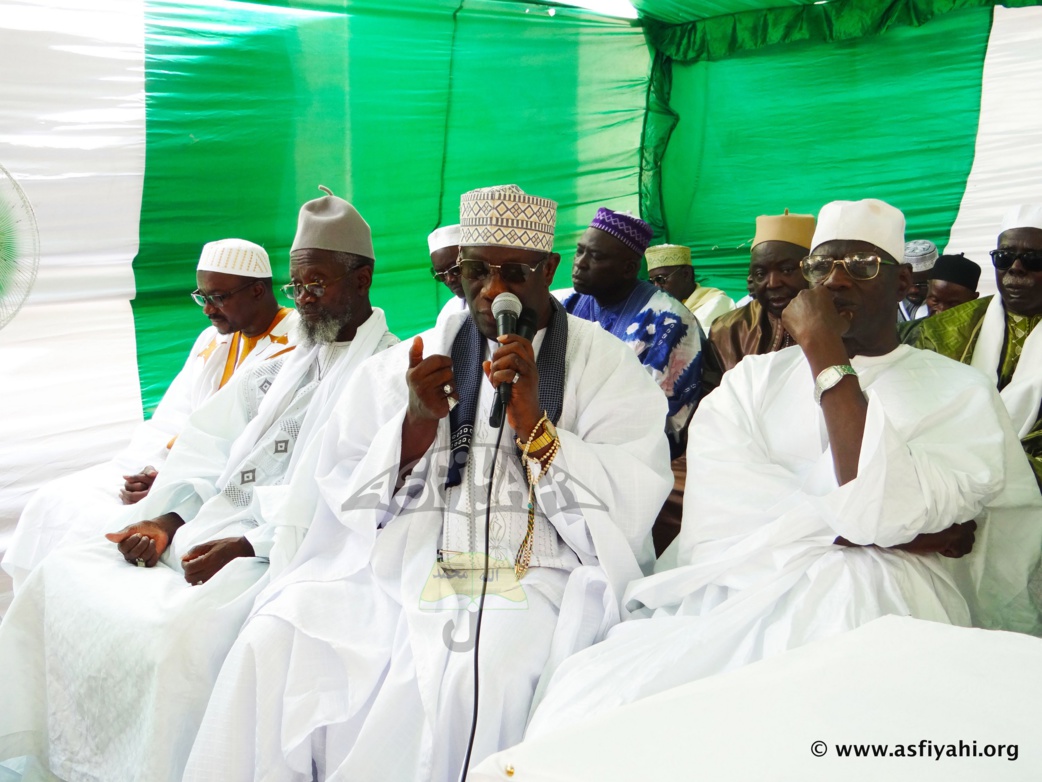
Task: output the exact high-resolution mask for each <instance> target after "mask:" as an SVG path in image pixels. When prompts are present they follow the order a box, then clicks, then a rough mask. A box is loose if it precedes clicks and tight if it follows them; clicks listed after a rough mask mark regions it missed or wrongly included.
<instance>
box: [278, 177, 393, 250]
mask: <svg viewBox="0 0 1042 782" xmlns="http://www.w3.org/2000/svg"><path fill="white" fill-rule="evenodd" d="M318 189H319V190H322V191H324V192H325V193H326V195H324V196H322V197H321V198H315V199H313V200H311V201H308V202H307V203H306V204H304V206H302V207H300V217H299V218H298V219H297V235H296V236H295V237H294V238H293V246H292V247H291V248H290V252H293V251H294V250H330V251H332V252H338V253H351V254H352V255H360V256H362V257H363V258H368V259H370V260H373V259H375V258H376V254H375V253H374V252H373V234H372V231H370V230H369V223H367V222H366V221H365V220H363V219H362V215H360V214H358V210H357V209H355V208H354V207H353V206H351V204H349V203H348V202H347V201H345V200H344V199H343V198H338V197H337V196H335V195H333V192H332V191H331V190H330V189H329V188H328V187H325V186H323V185H319V186H318Z"/></svg>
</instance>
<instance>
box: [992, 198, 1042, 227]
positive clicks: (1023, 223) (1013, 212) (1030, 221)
mask: <svg viewBox="0 0 1042 782" xmlns="http://www.w3.org/2000/svg"><path fill="white" fill-rule="evenodd" d="M1011 228H1038V229H1039V230H1042V204H1020V205H1019V206H1014V207H1013V208H1012V209H1010V210H1009V211H1008V212H1006V214H1005V216H1004V217H1003V218H1002V230H1001V231H999V233H1003V232H1004V231H1008V230H1010V229H1011Z"/></svg>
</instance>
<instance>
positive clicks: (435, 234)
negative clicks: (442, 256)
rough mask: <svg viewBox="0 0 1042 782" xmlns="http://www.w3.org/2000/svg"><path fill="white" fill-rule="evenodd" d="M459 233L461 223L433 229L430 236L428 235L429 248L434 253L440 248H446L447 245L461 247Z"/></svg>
mask: <svg viewBox="0 0 1042 782" xmlns="http://www.w3.org/2000/svg"><path fill="white" fill-rule="evenodd" d="M459 234H460V227H459V223H456V224H455V225H443V226H442V227H441V228H435V229H434V230H433V231H431V234H430V236H428V237H427V248H428V249H429V250H430V252H431V255H434V253H436V252H437V251H438V250H444V249H445V248H446V247H459Z"/></svg>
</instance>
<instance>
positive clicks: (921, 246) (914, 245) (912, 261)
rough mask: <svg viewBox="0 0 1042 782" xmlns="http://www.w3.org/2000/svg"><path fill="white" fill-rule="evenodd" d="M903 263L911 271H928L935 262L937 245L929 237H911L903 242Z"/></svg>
mask: <svg viewBox="0 0 1042 782" xmlns="http://www.w3.org/2000/svg"><path fill="white" fill-rule="evenodd" d="M905 263H907V264H908V265H910V266H911V267H912V271H913V272H928V271H930V269H932V268H933V265H934V264H935V263H937V245H936V244H934V243H933V242H931V241H930V240H929V239H913V240H912V241H910V242H908V243H907V244H905Z"/></svg>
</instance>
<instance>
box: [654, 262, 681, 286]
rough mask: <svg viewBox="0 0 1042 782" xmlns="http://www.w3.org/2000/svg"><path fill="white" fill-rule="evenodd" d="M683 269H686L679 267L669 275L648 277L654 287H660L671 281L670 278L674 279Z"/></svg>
mask: <svg viewBox="0 0 1042 782" xmlns="http://www.w3.org/2000/svg"><path fill="white" fill-rule="evenodd" d="M683 268H684V267H683V266H678V267H677V268H675V269H674V270H673V271H671V272H670V273H669V274H656V275H655V276H654V277H648V282H650V283H651V284H653V285H658V286H662V285H665V284H666V283H667V282H668V281H669V278H670V277H672V276H673V275H674V274H676V273H677V272H678V271H680V270H681V269H683Z"/></svg>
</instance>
